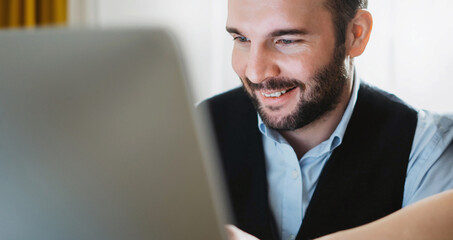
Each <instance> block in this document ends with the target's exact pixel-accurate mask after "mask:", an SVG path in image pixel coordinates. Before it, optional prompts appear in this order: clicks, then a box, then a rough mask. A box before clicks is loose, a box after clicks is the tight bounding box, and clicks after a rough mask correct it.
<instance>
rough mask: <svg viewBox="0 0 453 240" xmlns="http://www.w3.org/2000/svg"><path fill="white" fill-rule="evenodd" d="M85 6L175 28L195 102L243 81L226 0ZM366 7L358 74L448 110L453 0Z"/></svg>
mask: <svg viewBox="0 0 453 240" xmlns="http://www.w3.org/2000/svg"><path fill="white" fill-rule="evenodd" d="M73 1H77V0H73ZM93 2H96V3H95V4H94V3H93ZM90 5H91V8H94V6H95V7H96V9H95V10H94V11H95V12H96V15H97V16H96V17H95V18H93V17H91V19H93V20H91V21H96V22H95V24H97V25H100V26H117V25H122V26H123V25H127V26H131V25H132V26H137V25H138V26H150V25H164V26H167V27H169V28H170V29H172V30H173V31H174V32H176V33H177V35H178V37H179V38H180V42H181V43H182V46H183V48H184V51H185V55H186V57H185V60H186V62H187V66H188V69H189V72H190V77H191V85H192V88H193V89H194V93H195V99H196V100H197V101H199V100H201V99H204V98H206V97H209V96H212V95H214V94H216V93H220V92H222V91H225V90H227V89H230V88H232V87H234V86H238V85H239V84H240V83H239V80H238V78H237V76H236V75H235V74H234V72H233V71H232V69H231V63H230V62H231V57H230V52H231V48H232V40H231V38H230V37H229V35H228V34H227V33H226V32H225V22H226V16H227V0H191V1H186V0H166V1H160V0H159V1H157V0H128V1H124V0H96V1H95V0H92V1H90ZM369 5H370V6H369V10H370V11H371V12H372V14H373V16H374V29H373V33H372V36H371V40H370V43H369V46H368V48H367V50H366V51H365V54H364V55H363V56H361V57H359V58H358V59H356V63H357V66H358V67H357V69H358V71H359V74H360V75H361V76H362V78H363V79H364V80H365V81H367V82H369V83H372V84H375V85H377V86H379V87H381V88H383V89H385V90H387V91H391V92H393V93H396V94H397V95H398V96H400V97H402V98H403V99H404V100H406V101H407V102H409V103H410V104H412V105H414V106H415V107H419V108H425V109H430V110H435V111H441V112H445V111H448V112H453V92H452V91H453V77H452V76H451V75H452V73H451V71H452V70H453V44H452V42H453V15H452V14H451V12H452V11H453V1H451V0H430V1H426V0H369ZM89 11H91V12H93V9H91V10H90V9H89Z"/></svg>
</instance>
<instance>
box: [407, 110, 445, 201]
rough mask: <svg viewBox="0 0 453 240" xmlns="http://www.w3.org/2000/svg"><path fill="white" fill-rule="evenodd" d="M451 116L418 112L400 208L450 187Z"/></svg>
mask: <svg viewBox="0 0 453 240" xmlns="http://www.w3.org/2000/svg"><path fill="white" fill-rule="evenodd" d="M452 139H453V118H452V116H447V115H439V114H432V113H429V112H427V111H423V110H422V111H419V113H418V123H417V128H416V131H415V136H414V142H413V145H412V150H411V154H410V158H409V164H408V168H407V176H406V183H405V188H404V198H403V207H405V206H408V205H410V204H412V203H415V202H417V201H419V200H421V199H423V198H426V197H429V196H431V195H434V194H437V193H441V192H443V191H446V190H449V189H453V143H452Z"/></svg>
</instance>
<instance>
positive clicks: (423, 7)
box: [357, 0, 453, 112]
mask: <svg viewBox="0 0 453 240" xmlns="http://www.w3.org/2000/svg"><path fill="white" fill-rule="evenodd" d="M369 3H370V6H369V10H370V11H371V12H372V14H373V16H374V29H373V33H372V36H371V40H370V42H369V46H368V48H367V49H366V52H365V54H364V55H363V56H361V57H359V58H358V59H357V66H358V69H359V71H360V73H361V75H362V77H363V79H365V80H366V81H368V82H370V83H373V84H376V85H378V86H380V87H382V88H384V89H386V90H388V91H391V92H393V93H396V94H397V95H398V96H400V97H401V98H403V99H404V100H406V101H407V102H409V103H410V104H412V105H414V106H415V107H419V108H424V109H430V110H435V111H440V112H453V76H452V75H453V44H452V42H453V15H452V13H451V12H452V11H453V1H451V0H430V1H426V0H370V1H369Z"/></svg>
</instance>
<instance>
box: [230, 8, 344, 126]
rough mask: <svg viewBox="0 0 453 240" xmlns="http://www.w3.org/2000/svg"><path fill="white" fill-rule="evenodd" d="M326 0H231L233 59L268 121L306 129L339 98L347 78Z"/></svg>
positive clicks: (262, 116)
mask: <svg viewBox="0 0 453 240" xmlns="http://www.w3.org/2000/svg"><path fill="white" fill-rule="evenodd" d="M323 4H324V1H323V0H229V3H228V21H227V30H228V31H229V32H230V34H231V35H232V37H233V38H234V49H233V57H232V63H233V68H234V70H235V71H236V73H237V74H238V76H239V77H240V78H241V81H242V83H243V85H244V88H245V89H246V91H247V92H248V94H249V96H250V97H251V99H252V102H253V103H254V105H255V107H256V108H257V110H258V112H259V114H260V116H261V118H262V119H263V121H264V123H265V124H266V125H267V126H269V127H271V128H275V129H278V130H294V129H298V128H302V127H304V126H306V125H308V124H309V123H311V122H313V121H314V120H316V119H319V118H320V117H321V116H323V114H325V113H326V112H329V111H330V110H332V109H333V108H335V106H336V105H337V103H338V102H339V99H340V97H341V95H342V93H343V91H344V88H345V83H346V82H347V77H346V72H345V67H344V58H345V50H344V46H338V47H336V46H335V31H334V27H333V22H332V17H331V13H330V12H329V11H328V10H327V9H326V8H325V7H324V5H323Z"/></svg>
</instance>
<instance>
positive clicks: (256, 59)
mask: <svg viewBox="0 0 453 240" xmlns="http://www.w3.org/2000/svg"><path fill="white" fill-rule="evenodd" d="M279 74H280V69H279V67H278V65H277V64H276V56H274V54H273V53H272V51H271V50H270V49H267V48H266V47H265V46H254V47H251V49H250V52H249V56H248V61H247V68H246V71H245V76H246V77H247V78H248V79H249V80H250V81H251V82H253V83H260V82H262V81H264V80H266V79H268V78H270V77H276V76H278V75H279Z"/></svg>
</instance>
